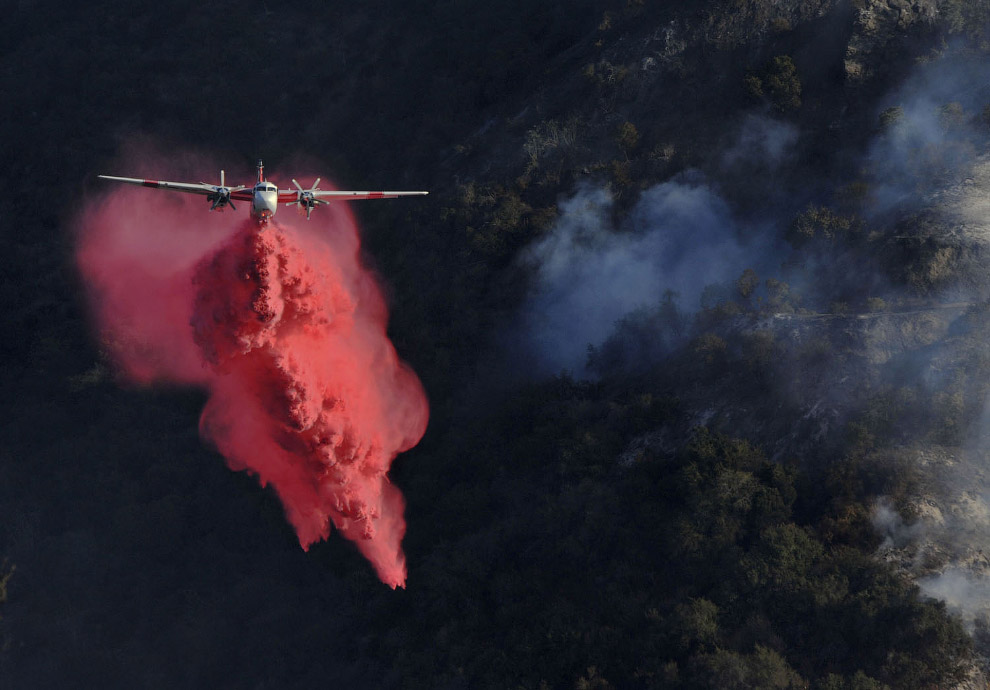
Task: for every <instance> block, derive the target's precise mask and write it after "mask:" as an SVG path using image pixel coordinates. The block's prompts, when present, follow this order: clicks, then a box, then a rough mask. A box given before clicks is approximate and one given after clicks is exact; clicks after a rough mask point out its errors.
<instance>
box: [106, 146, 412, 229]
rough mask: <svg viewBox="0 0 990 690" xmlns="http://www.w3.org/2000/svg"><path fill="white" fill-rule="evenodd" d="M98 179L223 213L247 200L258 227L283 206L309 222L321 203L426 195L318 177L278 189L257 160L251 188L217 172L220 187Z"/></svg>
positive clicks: (138, 180) (195, 183)
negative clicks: (198, 201) (323, 183)
mask: <svg viewBox="0 0 990 690" xmlns="http://www.w3.org/2000/svg"><path fill="white" fill-rule="evenodd" d="M100 178H101V179H104V180H113V181H114V182H127V183H129V184H139V185H141V186H142V187H154V188H156V189H174V190H175V191H177V192H188V193H189V194H204V195H205V196H206V200H207V201H209V202H211V206H210V210H211V211H218V210H219V211H222V210H223V208H224V207H225V206H230V208H232V209H233V210H235V211H236V210H237V207H236V206H234V200H237V201H250V202H251V216H252V217H253V218H254V219H255V220H256V221H257V222H258V224H259V225H265V224H267V223H268V221H269V220H270V219H271V217H272V216H274V215H275V211H276V210H277V208H278V205H279V204H285V205H286V206H293V205H298V206H299V210H300V211H302V210H303V209H305V211H306V220H309V216H310V214H311V213H312V212H313V209H314V208H316V207H317V206H319V205H320V204H328V203H330V201H352V200H355V199H395V198H396V197H400V196H421V195H424V194H429V192H325V191H323V190H321V189H320V188H319V187H317V185H318V184H320V178H316V182H314V183H313V186H311V187H310V188H309V189H303V188H302V185H300V184H299V183H298V182H296V181H295V180H293V181H292V184H294V185H295V186H296V188H295V189H279V188H278V187H276V186H275V185H274V184H272V183H271V182H269V181H268V180H266V179H265V166H264V164H263V163H262V162H261V161H258V181H257V182H255V183H254V186H253V187H248V186H247V185H239V186H237V187H228V186H227V185H226V183H225V182H224V174H223V170H221V171H220V184H218V185H215V184H207V183H206V182H198V183H197V182H162V181H159V180H140V179H137V178H134V177H113V176H111V175H100Z"/></svg>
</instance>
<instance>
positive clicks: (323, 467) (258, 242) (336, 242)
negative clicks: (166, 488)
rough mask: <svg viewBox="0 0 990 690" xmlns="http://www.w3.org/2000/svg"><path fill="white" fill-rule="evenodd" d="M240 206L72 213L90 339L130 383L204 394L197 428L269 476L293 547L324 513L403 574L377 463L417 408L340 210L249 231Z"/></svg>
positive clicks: (142, 201) (109, 202)
mask: <svg viewBox="0 0 990 690" xmlns="http://www.w3.org/2000/svg"><path fill="white" fill-rule="evenodd" d="M379 203H382V202H379ZM237 205H238V210H237V211H230V210H227V211H225V212H224V213H216V212H214V213H209V212H208V210H207V209H208V204H207V202H205V201H204V200H203V199H202V198H200V197H186V196H184V195H177V194H176V193H174V192H167V191H154V190H148V189H144V190H142V189H139V188H134V187H119V188H114V189H113V190H112V191H111V193H110V194H109V196H107V197H105V198H103V199H102V200H101V201H99V202H98V203H95V204H92V205H89V206H88V207H86V208H85V209H84V211H83V213H82V214H81V216H80V218H79V221H78V223H77V226H78V250H77V259H78V265H79V268H80V271H81V274H82V276H83V279H84V281H85V284H86V288H87V292H88V295H89V298H90V303H91V306H92V310H93V314H94V317H95V319H96V320H97V326H98V328H99V331H100V334H101V338H102V342H103V343H104V346H105V348H106V349H107V350H108V352H109V353H110V354H111V355H112V357H113V358H114V360H115V361H116V362H117V363H118V365H119V366H120V369H121V371H122V373H123V374H124V376H125V377H126V378H127V379H129V380H131V381H133V382H136V383H139V384H152V383H155V382H172V383H180V384H193V385H197V386H202V387H204V388H206V390H208V391H209V401H208V402H207V404H206V408H205V409H204V410H203V414H202V418H201V420H200V432H201V433H202V435H203V437H204V438H206V439H209V440H210V441H211V442H213V443H214V444H215V445H216V447H217V449H218V450H219V451H220V452H221V453H222V454H223V455H224V456H225V457H226V458H227V462H228V464H229V465H230V467H231V469H234V470H246V471H248V472H250V473H252V474H254V475H256V476H257V477H258V479H259V481H260V482H261V484H262V485H263V486H264V485H267V484H271V485H272V486H273V487H274V488H275V490H276V491H277V492H278V495H279V497H280V498H281V500H282V502H283V504H284V505H285V511H286V514H287V516H288V519H289V521H290V522H291V523H292V525H293V527H295V530H296V533H297V535H298V536H299V543H300V544H301V545H302V547H303V549H308V548H309V546H310V544H312V543H314V542H316V541H318V540H320V539H324V538H326V537H327V536H328V534H329V532H330V524H331V523H333V525H335V526H336V527H337V529H339V530H340V531H341V532H343V534H344V536H346V537H347V538H348V539H350V540H352V541H354V543H355V544H357V546H358V548H359V549H360V550H361V552H362V553H363V554H364V555H365V556H366V557H367V558H368V560H370V561H371V563H372V564H373V565H374V567H375V570H376V571H377V572H378V575H379V577H380V578H381V579H382V581H383V582H385V583H386V584H388V585H390V586H392V587H393V588H395V587H399V586H404V585H405V581H406V564H405V556H404V555H403V553H402V546H401V542H402V537H403V535H404V533H405V529H406V528H405V521H404V519H403V515H402V513H403V508H404V501H403V498H402V494H401V493H400V492H399V490H398V489H397V488H396V487H395V486H393V485H392V484H390V483H389V480H388V476H387V473H388V470H389V466H390V465H391V463H392V460H393V459H394V458H395V456H396V454H398V453H400V452H402V451H404V450H407V449H408V448H410V447H412V446H413V445H415V444H416V443H417V442H418V441H419V439H420V438H421V437H422V435H423V432H424V431H425V429H426V421H427V416H428V408H427V403H426V397H425V395H424V393H423V389H422V387H421V385H420V383H419V380H418V379H417V378H416V375H415V374H414V373H413V372H412V370H411V369H410V368H409V367H407V366H406V365H405V364H403V363H402V362H401V361H399V359H398V357H397V356H396V353H395V349H394V348H393V347H392V344H391V342H389V340H388V338H387V336H386V334H385V323H386V319H387V314H386V309H385V305H384V302H383V300H382V296H381V292H380V291H379V288H378V286H377V285H376V283H375V281H374V279H373V277H372V276H371V275H370V274H369V273H368V271H366V270H365V269H364V268H363V267H362V266H361V263H360V261H359V257H358V248H359V240H358V234H357V230H356V227H355V224H354V220H353V217H352V216H351V214H350V212H349V211H348V209H347V207H346V206H345V205H344V204H332V205H330V206H322V207H320V208H319V209H316V211H315V212H314V213H313V220H312V221H311V222H308V223H307V221H305V220H304V219H301V218H299V217H298V216H297V214H296V213H295V211H294V210H293V209H292V208H283V209H282V210H281V212H280V213H279V214H278V216H277V217H276V219H275V220H274V222H272V223H270V224H269V225H268V226H267V227H265V228H264V229H259V228H258V227H257V226H256V225H255V223H254V222H253V221H251V220H249V219H248V214H247V208H246V207H247V206H249V202H244V203H243V204H241V203H240V202H237ZM242 205H243V206H244V207H245V208H241V206H242Z"/></svg>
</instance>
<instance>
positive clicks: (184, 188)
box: [99, 175, 216, 194]
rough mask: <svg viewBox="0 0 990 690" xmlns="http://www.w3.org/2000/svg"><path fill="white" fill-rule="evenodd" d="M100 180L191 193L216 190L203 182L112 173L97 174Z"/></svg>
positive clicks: (204, 192) (206, 192) (209, 192)
mask: <svg viewBox="0 0 990 690" xmlns="http://www.w3.org/2000/svg"><path fill="white" fill-rule="evenodd" d="M99 178H100V179H101V180H113V181H114V182H126V183H127V184H137V185H141V186H142V187H153V188H156V189H174V190H175V191H177V192H191V193H192V194H212V193H213V192H215V191H216V189H215V187H214V186H213V185H211V184H206V183H204V182H200V183H198V184H197V183H195V182H164V181H161V180H141V179H138V178H136V177H114V176H112V175H99Z"/></svg>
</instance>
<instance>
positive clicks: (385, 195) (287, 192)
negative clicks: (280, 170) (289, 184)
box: [278, 189, 429, 203]
mask: <svg viewBox="0 0 990 690" xmlns="http://www.w3.org/2000/svg"><path fill="white" fill-rule="evenodd" d="M305 191H307V192H309V191H310V190H305ZM311 193H312V195H313V198H314V199H317V200H319V201H357V200H358V199H395V198H398V197H400V196H423V195H425V194H429V192H339V191H337V192H329V191H328V192H324V191H321V190H315V191H312V192H311ZM298 198H299V191H297V190H294V189H280V190H278V200H279V202H280V203H287V202H290V201H296V200H297V199H298Z"/></svg>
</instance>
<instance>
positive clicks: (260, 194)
mask: <svg viewBox="0 0 990 690" xmlns="http://www.w3.org/2000/svg"><path fill="white" fill-rule="evenodd" d="M277 209H278V187H276V186H275V185H273V184H272V183H271V182H258V183H257V184H256V185H254V201H253V202H252V204H251V215H252V216H257V217H258V219H259V220H261V221H262V222H264V221H267V220H268V219H269V218H271V217H272V216H274V215H275V211H276V210H277Z"/></svg>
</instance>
